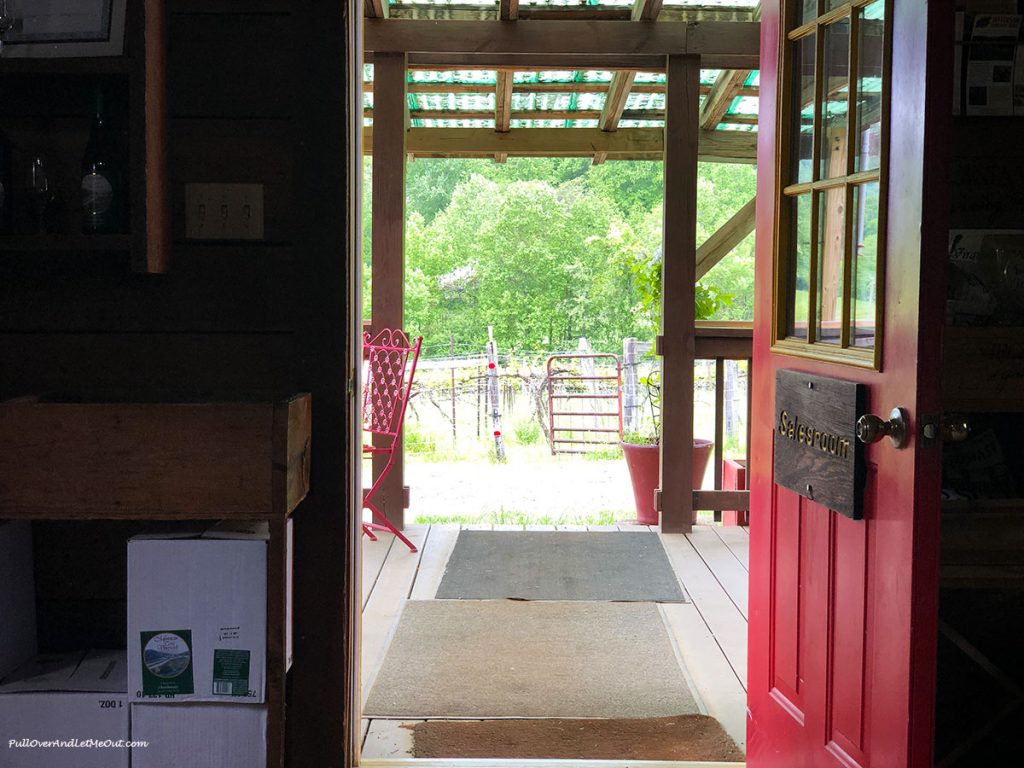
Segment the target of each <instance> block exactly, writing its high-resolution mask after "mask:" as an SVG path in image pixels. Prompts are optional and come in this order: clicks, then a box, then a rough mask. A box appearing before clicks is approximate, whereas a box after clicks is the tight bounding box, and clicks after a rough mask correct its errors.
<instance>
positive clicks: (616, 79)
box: [598, 0, 662, 131]
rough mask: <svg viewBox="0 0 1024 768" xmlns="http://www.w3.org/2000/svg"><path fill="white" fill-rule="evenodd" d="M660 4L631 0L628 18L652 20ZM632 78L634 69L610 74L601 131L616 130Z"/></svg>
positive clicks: (643, 0)
mask: <svg viewBox="0 0 1024 768" xmlns="http://www.w3.org/2000/svg"><path fill="white" fill-rule="evenodd" d="M661 4H662V0H633V8H632V11H631V13H630V18H631V20H632V21H654V20H655V19H657V18H658V13H659V12H660V11H661ZM634 80H636V71H622V72H616V73H615V74H613V75H612V81H611V84H610V85H609V86H608V96H607V98H605V102H604V107H603V108H602V109H601V117H600V119H599V121H598V127H599V128H600V129H601V130H602V131H615V130H618V128H619V120H621V119H622V112H623V110H624V109H625V108H626V101H628V100H629V94H630V91H631V90H632V88H633V81H634Z"/></svg>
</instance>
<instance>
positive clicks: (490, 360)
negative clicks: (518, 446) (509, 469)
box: [487, 325, 505, 461]
mask: <svg viewBox="0 0 1024 768" xmlns="http://www.w3.org/2000/svg"><path fill="white" fill-rule="evenodd" d="M487 394H488V396H489V399H490V404H491V428H492V429H493V430H494V450H495V452H496V453H497V456H498V461H505V437H504V435H502V434H501V399H500V397H499V392H498V345H497V344H495V343H494V326H493V325H488V326H487Z"/></svg>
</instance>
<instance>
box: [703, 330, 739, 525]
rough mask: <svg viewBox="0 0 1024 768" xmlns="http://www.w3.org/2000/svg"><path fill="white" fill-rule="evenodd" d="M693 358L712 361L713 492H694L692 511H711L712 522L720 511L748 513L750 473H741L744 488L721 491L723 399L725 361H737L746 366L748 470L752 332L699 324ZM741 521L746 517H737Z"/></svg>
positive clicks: (723, 433)
mask: <svg viewBox="0 0 1024 768" xmlns="http://www.w3.org/2000/svg"><path fill="white" fill-rule="evenodd" d="M695 335H696V338H695V357H696V358H697V360H698V361H699V360H713V361H714V369H715V373H714V381H715V438H714V440H715V448H714V457H713V459H712V461H713V462H714V489H712V490H702V489H694V492H693V509H694V513H695V514H696V512H697V511H698V510H711V511H713V512H714V513H715V520H716V521H719V520H721V519H722V511H723V510H728V511H735V512H738V513H744V512H749V510H750V491H749V488H750V485H749V482H750V480H749V478H750V475H749V472H747V471H745V472H744V483H743V485H744V487H743V488H740V489H736V490H723V489H722V475H723V461H724V458H725V445H724V443H725V416H726V409H725V395H726V383H727V382H726V361H727V360H736V361H742V362H744V363H745V364H746V398H745V399H746V403H745V406H746V408H745V410H746V418H745V420H744V422H745V423H744V425H743V431H744V437H745V439H744V456H743V463H744V466H745V467H747V468H749V464H750V462H749V459H750V402H751V398H750V392H751V390H750V382H751V381H752V378H751V376H752V373H753V365H752V356H753V328H752V326H751V324H750V323H739V322H709V321H698V322H697V323H696V328H695ZM739 517H740V518H743V517H745V515H742V514H741V515H739Z"/></svg>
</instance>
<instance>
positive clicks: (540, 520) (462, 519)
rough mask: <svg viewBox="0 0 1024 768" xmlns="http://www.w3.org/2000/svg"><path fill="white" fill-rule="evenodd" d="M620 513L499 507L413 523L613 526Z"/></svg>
mask: <svg viewBox="0 0 1024 768" xmlns="http://www.w3.org/2000/svg"><path fill="white" fill-rule="evenodd" d="M622 517H623V514H622V512H621V511H615V510H608V509H602V510H597V511H594V512H588V513H574V514H567V515H558V516H555V515H539V516H538V515H531V514H530V513H529V512H525V511H523V510H518V509H505V508H504V507H501V508H500V509H497V510H491V511H489V512H480V513H479V514H475V515H474V514H451V515H417V516H416V518H415V520H414V522H416V523H418V524H420V525H434V524H442V523H448V524H455V525H520V526H526V525H556V526H559V525H615V523H616V522H617V521H618V520H620V519H622Z"/></svg>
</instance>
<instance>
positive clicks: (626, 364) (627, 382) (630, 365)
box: [622, 336, 640, 432]
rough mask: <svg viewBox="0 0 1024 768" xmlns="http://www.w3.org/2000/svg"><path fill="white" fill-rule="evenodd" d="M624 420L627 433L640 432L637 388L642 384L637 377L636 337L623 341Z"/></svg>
mask: <svg viewBox="0 0 1024 768" xmlns="http://www.w3.org/2000/svg"><path fill="white" fill-rule="evenodd" d="M622 368H623V378H622V418H623V421H624V425H623V426H624V428H625V431H626V432H638V431H639V430H640V420H639V418H637V414H638V411H639V410H640V399H639V398H638V397H637V388H638V385H639V383H640V379H639V376H638V375H637V341H636V337H635V336H631V337H629V338H628V339H623V340H622Z"/></svg>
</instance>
